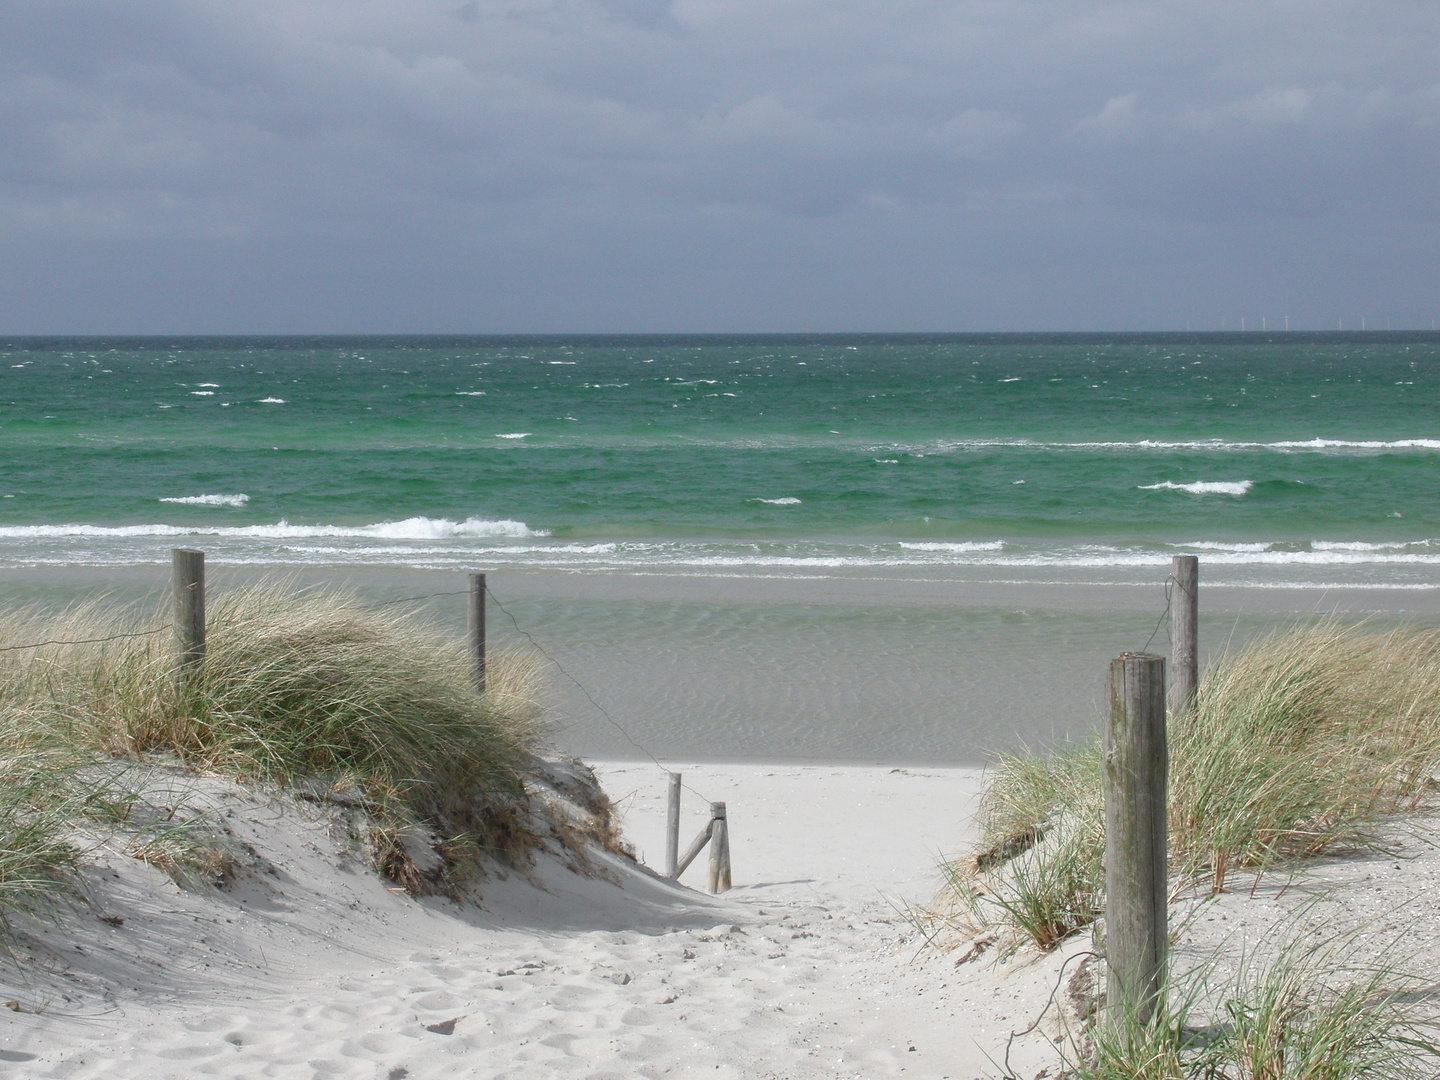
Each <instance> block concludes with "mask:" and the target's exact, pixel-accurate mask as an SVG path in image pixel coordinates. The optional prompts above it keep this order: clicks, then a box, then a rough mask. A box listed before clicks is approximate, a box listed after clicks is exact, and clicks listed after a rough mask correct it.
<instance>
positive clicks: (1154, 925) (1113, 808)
mask: <svg viewBox="0 0 1440 1080" xmlns="http://www.w3.org/2000/svg"><path fill="white" fill-rule="evenodd" d="M1168 770H1169V753H1168V750H1167V748H1166V740H1165V659H1164V657H1160V656H1153V655H1151V654H1149V653H1122V654H1121V655H1120V656H1119V657H1117V658H1116V659H1114V660H1112V661H1111V662H1110V717H1109V722H1108V723H1107V724H1106V726H1105V959H1106V963H1107V964H1108V966H1109V969H1110V980H1109V988H1108V991H1107V994H1108V998H1109V1002H1110V1004H1111V1005H1112V1006H1115V1007H1116V1008H1117V1009H1118V1010H1119V1012H1118V1014H1117V1015H1118V1016H1119V1017H1120V1018H1121V1019H1122V1021H1129V1020H1131V1019H1133V1020H1135V1021H1138V1022H1139V1023H1141V1024H1148V1023H1149V1022H1150V1020H1151V1018H1152V1017H1153V1016H1154V1015H1155V1008H1156V1005H1157V1002H1158V998H1159V995H1160V994H1161V992H1162V988H1163V986H1164V981H1165V954H1166V934H1167V910H1166V883H1167V881H1168V878H1169V871H1168V863H1167V861H1166V855H1167V845H1168V823H1167V821H1166V805H1167V772H1168Z"/></svg>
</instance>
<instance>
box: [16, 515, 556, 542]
mask: <svg viewBox="0 0 1440 1080" xmlns="http://www.w3.org/2000/svg"><path fill="white" fill-rule="evenodd" d="M549 535H550V534H549V532H548V531H546V530H544V529H531V528H530V527H529V526H528V525H526V524H525V523H524V522H523V521H511V520H509V519H503V520H500V521H487V520H484V519H482V518H473V517H472V518H466V519H465V520H464V521H451V520H449V519H448V518H427V517H413V518H406V519H405V520H404V521H382V522H378V523H377V524H374V525H291V524H290V523H289V522H288V521H284V520H282V521H278V522H276V523H275V524H273V525H229V526H220V525H212V526H204V525H10V526H4V527H0V537H6V538H15V539H37V538H41V537H65V536H94V537H100V536H235V537H246V536H249V537H264V538H271V539H277V540H286V539H292V538H293V539H303V538H305V537H321V536H327V537H355V538H366V537H376V538H381V539H388V540H444V539H449V538H451V537H465V536H478V537H486V536H509V537H537V536H549Z"/></svg>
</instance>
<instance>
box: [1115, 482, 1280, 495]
mask: <svg viewBox="0 0 1440 1080" xmlns="http://www.w3.org/2000/svg"><path fill="white" fill-rule="evenodd" d="M1254 486H1255V481H1253V480H1197V481H1195V482H1194V483H1193V484H1176V483H1174V482H1172V481H1170V480H1163V481H1161V482H1160V483H1158V484H1140V485H1139V488H1140V490H1141V491H1188V492H1189V493H1190V494H1191V495H1244V494H1245V493H1246V492H1247V491H1249V490H1250V489H1251V488H1252V487H1254Z"/></svg>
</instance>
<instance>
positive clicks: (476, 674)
mask: <svg viewBox="0 0 1440 1080" xmlns="http://www.w3.org/2000/svg"><path fill="white" fill-rule="evenodd" d="M469 625H470V650H469V651H470V679H471V681H472V682H473V683H474V684H475V690H476V692H477V693H481V694H483V693H484V692H485V575H484V574H471V575H470V612H469Z"/></svg>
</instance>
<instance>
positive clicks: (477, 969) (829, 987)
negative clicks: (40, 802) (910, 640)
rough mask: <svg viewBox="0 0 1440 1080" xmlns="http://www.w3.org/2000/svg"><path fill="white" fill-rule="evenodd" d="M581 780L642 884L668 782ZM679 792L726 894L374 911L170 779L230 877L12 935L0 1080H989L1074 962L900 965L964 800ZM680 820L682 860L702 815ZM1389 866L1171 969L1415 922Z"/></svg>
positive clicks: (279, 825) (1341, 867) (1425, 844)
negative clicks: (1358, 927)
mask: <svg viewBox="0 0 1440 1080" xmlns="http://www.w3.org/2000/svg"><path fill="white" fill-rule="evenodd" d="M598 772H599V774H600V777H601V779H602V781H603V783H604V785H605V787H606V789H607V790H608V791H609V792H610V794H611V795H612V797H614V798H615V799H616V800H617V802H618V804H619V806H620V809H621V811H622V812H623V813H624V815H625V822H626V827H627V833H628V835H629V836H630V837H631V839H632V840H633V841H634V842H635V843H636V845H637V848H638V849H639V852H640V854H641V855H642V856H644V857H655V861H657V862H658V861H659V859H658V857H656V856H658V854H659V853H660V851H661V850H662V849H663V848H662V845H663V833H662V828H663V820H664V814H663V797H664V777H663V774H661V773H660V772H659V770H657V769H655V768H654V767H653V766H650V765H648V764H647V765H644V766H642V765H637V764H622V763H611V764H606V765H602V766H600V767H599V769H598ZM685 775H686V780H687V783H688V784H690V785H691V786H692V787H693V788H694V789H695V790H696V791H697V792H699V793H701V794H703V795H704V796H705V797H706V798H709V799H724V800H725V801H726V802H727V803H728V804H729V807H730V819H731V823H732V846H733V852H734V861H735V876H736V883H737V887H736V888H735V889H734V890H732V891H731V892H730V893H728V894H726V895H724V896H722V897H710V896H707V895H705V894H703V893H700V892H696V891H692V890H691V889H690V888H687V887H685V886H684V885H675V884H673V883H670V882H666V881H663V880H661V879H659V878H657V877H656V876H655V875H653V874H651V873H649V872H648V871H646V870H645V869H644V868H643V867H642V866H638V865H636V864H634V863H631V862H629V861H628V860H626V859H623V858H621V857H619V856H616V855H613V854H610V853H608V852H598V853H595V854H594V856H593V858H594V860H595V862H596V864H597V866H598V868H599V871H600V872H599V873H598V874H596V875H595V876H582V875H579V874H577V873H575V872H573V871H572V870H571V869H569V868H567V867H566V866H565V865H564V863H563V860H562V858H561V857H559V856H557V855H551V856H548V857H545V858H542V859H541V860H539V861H538V862H537V864H536V865H535V867H534V868H533V871H532V872H531V873H530V874H528V875H522V874H511V875H509V876H508V877H504V878H501V877H499V876H495V877H492V878H490V879H489V880H487V881H486V882H484V883H482V886H481V892H482V899H481V901H480V902H479V903H478V904H468V905H464V906H461V905H457V904H455V903H452V902H451V901H449V900H444V899H439V898H433V897H432V898H427V899H424V900H415V899H413V898H411V897H409V896H407V895H404V894H403V893H399V892H397V891H395V890H394V889H393V887H387V885H386V883H385V882H383V881H382V880H381V879H379V878H378V877H377V876H376V875H375V874H373V873H372V872H370V871H369V870H367V869H366V867H365V866H364V864H363V863H362V862H361V861H360V860H359V859H358V858H357V857H356V854H355V853H354V852H353V851H350V850H348V849H347V844H346V840H345V829H344V828H343V822H342V821H341V820H340V818H341V817H343V813H342V811H340V810H337V808H334V807H322V806H317V805H314V804H310V803H304V802H297V801H296V800H294V799H292V798H290V797H288V796H284V795H280V794H278V793H272V794H270V795H259V794H257V793H255V792H254V791H253V790H249V789H245V788H241V787H238V786H235V785H232V784H229V783H225V782H221V781H216V780H203V781H200V780H188V781H182V780H179V779H177V778H175V777H171V778H170V779H169V780H168V781H167V782H169V783H171V784H173V785H174V787H175V789H176V791H175V797H176V798H179V797H180V795H181V794H183V795H184V797H185V798H187V799H189V800H191V802H192V804H194V803H196V802H199V803H202V804H203V805H205V806H207V807H208V808H210V810H211V811H212V814H213V815H214V817H215V818H216V819H217V820H220V821H223V822H224V825H225V827H226V828H227V829H228V831H229V833H230V836H231V838H232V840H233V843H234V845H235V849H236V850H237V851H239V852H241V853H242V863H243V868H242V870H241V872H240V873H239V875H238V877H237V878H236V880H234V881H233V882H232V883H231V884H230V885H228V886H227V887H225V888H223V889H218V888H210V887H204V888H198V889H196V888H192V889H181V888H179V887H177V886H176V885H175V884H174V883H173V882H172V881H171V880H170V878H168V877H167V876H165V875H164V874H163V873H161V872H160V871H159V870H156V869H154V868H153V867H151V866H148V865H146V864H144V863H142V862H140V861H137V860H136V859H133V858H127V857H125V856H124V855H123V854H121V853H118V852H115V851H107V850H105V849H101V850H99V851H97V852H96V855H95V857H94V862H93V865H92V867H91V869H90V870H89V884H90V888H91V892H92V896H93V900H94V905H95V907H94V910H76V911H73V912H70V913H66V914H65V916H64V918H63V919H62V920H61V921H60V922H58V923H56V924H54V925H51V924H45V923H35V922H30V921H25V922H17V923H16V924H15V930H16V932H17V935H18V936H17V941H16V944H15V957H14V959H15V961H16V962H13V963H6V964H5V966H4V968H3V976H0V977H3V979H4V982H5V986H4V988H3V993H4V994H5V996H6V997H8V998H9V999H10V1000H11V1001H13V1002H14V1003H15V1005H18V1007H19V1009H18V1011H16V1012H13V1013H10V1014H7V1017H8V1018H7V1020H6V1021H5V1026H4V1029H3V1036H0V1038H3V1043H0V1063H3V1069H4V1070H5V1072H6V1074H7V1075H24V1076H36V1077H74V1078H89V1077H96V1078H98V1077H106V1078H122V1080H124V1078H141V1077H143V1078H146V1080H155V1078H159V1077H191V1076H217V1077H219V1076H226V1077H286V1078H288V1077H296V1078H302V1077H303V1078H311V1077H347V1078H349V1077H354V1078H366V1080H369V1078H377V1077H378V1078H389V1080H394V1078H399V1077H416V1078H425V1077H470V1076H475V1077H496V1078H501V1077H506V1078H509V1077H513V1078H525V1080H543V1078H549V1077H557V1078H558V1077H587V1078H611V1077H613V1078H617V1080H618V1078H632V1077H667V1076H668V1077H700V1076H705V1077H723V1078H737V1080H739V1078H743V1080H751V1078H754V1080H762V1078H795V1080H809V1078H817V1080H818V1078H820V1077H888V1076H906V1077H934V1078H942V1077H950V1078H954V1080H970V1078H972V1077H980V1076H999V1075H1001V1073H1002V1069H1001V1064H1000V1063H1001V1060H1002V1058H1003V1055H1004V1052H1005V1046H1006V1042H1007V1036H1008V1034H1009V1032H1011V1031H1012V1030H1018V1029H1022V1028H1024V1027H1026V1026H1027V1025H1029V1024H1030V1022H1031V1021H1032V1020H1034V1019H1035V1017H1036V1015H1038V1013H1039V1012H1040V1011H1041V1008H1042V1006H1043V1005H1044V1003H1045V1001H1046V999H1047V996H1048V995H1049V993H1050V991H1051V989H1052V988H1053V987H1054V986H1055V984H1056V977H1057V973H1059V972H1060V970H1061V966H1062V964H1064V963H1065V962H1066V960H1067V958H1071V957H1073V956H1075V955H1076V954H1077V953H1079V952H1082V951H1084V950H1085V949H1086V948H1087V947H1088V945H1089V941H1088V938H1086V937H1083V936H1082V937H1081V938H1078V939H1076V940H1075V941H1073V942H1072V943H1071V944H1070V945H1069V946H1068V947H1066V948H1063V949H1061V950H1059V951H1058V952H1056V953H1054V954H1051V955H1047V956H1038V955H1035V954H1028V955H1026V954H1022V955H1020V956H1019V957H1017V958H1015V959H1013V960H1011V961H1009V962H1006V963H1004V964H995V963H993V962H991V960H990V959H988V958H987V959H985V960H983V961H982V962H976V963H967V964H963V965H958V966H957V964H956V962H955V961H956V959H957V958H958V956H959V955H960V954H959V953H953V952H952V953H936V952H933V951H926V950H924V948H923V940H922V939H921V937H920V935H919V934H918V933H917V931H916V929H915V928H914V926H912V925H911V923H910V922H909V921H908V920H907V919H906V917H905V915H904V911H903V909H904V904H905V902H907V901H924V900H926V899H928V897H929V895H930V893H931V892H932V891H933V889H934V885H935V881H936V877H935V873H934V869H933V866H934V858H935V856H936V855H937V854H939V853H940V852H941V851H944V850H950V849H953V848H955V847H956V846H958V845H959V844H961V843H962V842H963V840H964V837H965V835H966V833H967V829H968V822H969V819H970V816H971V814H972V812H973V807H974V800H975V797H976V795H977V793H978V791H979V787H980V784H981V782H982V779H983V778H982V776H981V774H980V773H979V772H978V771H975V770H945V769H928V770H927V769H911V770H900V769H887V768H878V767H877V768H861V767H818V766H817V767H799V766H761V765H744V766H722V765H705V766H689V767H686V768H685ZM182 788H183V789H184V791H183V792H181V791H180V790H179V789H182ZM686 799H687V800H688V805H687V817H686V822H685V826H684V829H685V834H686V836H685V838H686V839H688V838H689V835H690V834H691V833H692V831H693V830H694V829H696V828H698V827H699V824H700V823H702V822H703V819H704V802H703V801H702V800H701V799H700V798H699V797H697V796H696V795H695V794H694V793H692V792H687V793H686ZM1408 843H1409V847H1407V849H1406V852H1407V853H1408V854H1410V855H1413V856H1415V857H1414V858H1412V859H1411V860H1410V861H1408V862H1406V861H1402V860H1400V859H1398V858H1396V856H1395V855H1394V854H1386V855H1381V854H1372V855H1369V856H1365V857H1356V858H1351V859H1349V860H1339V861H1337V862H1334V863H1331V864H1327V866H1328V868H1327V869H1326V870H1325V871H1324V872H1323V873H1321V874H1320V876H1319V877H1318V878H1317V879H1315V882H1312V883H1311V884H1310V885H1304V886H1301V885H1296V884H1295V883H1290V887H1289V888H1288V889H1285V890H1283V891H1282V889H1281V886H1282V885H1284V884H1285V883H1283V882H1278V881H1277V882H1269V883H1266V884H1265V887H1264V889H1263V890H1261V891H1260V892H1259V893H1257V894H1256V896H1255V897H1253V898H1252V897H1251V896H1250V895H1249V894H1248V893H1246V892H1244V891H1241V892H1238V893H1234V894H1229V895H1227V896H1225V897H1224V898H1222V900H1221V901H1220V902H1219V903H1218V904H1216V905H1214V906H1213V907H1209V908H1206V909H1205V911H1204V912H1203V913H1202V914H1201V915H1200V916H1199V917H1197V918H1196V919H1194V920H1192V921H1191V923H1190V924H1189V926H1190V929H1189V930H1187V934H1188V935H1189V936H1188V937H1187V938H1186V940H1185V943H1184V944H1183V945H1182V952H1187V954H1198V953H1202V952H1203V951H1204V950H1206V949H1208V948H1212V947H1214V946H1216V945H1217V944H1223V943H1224V942H1225V941H1226V940H1232V939H1233V938H1234V935H1235V932H1236V930H1237V928H1242V927H1252V928H1253V929H1255V931H1256V932H1258V931H1259V929H1262V928H1263V927H1264V926H1265V925H1268V924H1270V923H1273V922H1274V921H1275V920H1277V919H1279V918H1281V917H1282V916H1283V915H1284V913H1285V912H1286V911H1287V910H1290V909H1291V907H1292V906H1293V905H1294V904H1296V903H1303V902H1309V901H1306V900H1305V896H1304V894H1305V893H1306V890H1307V889H1308V890H1309V895H1310V900H1311V901H1313V900H1314V899H1315V898H1316V897H1317V896H1318V897H1320V898H1321V902H1323V903H1330V904H1331V905H1332V907H1333V908H1334V909H1335V910H1334V911H1332V912H1331V913H1330V914H1331V916H1334V915H1336V914H1337V912H1340V913H1343V912H1345V911H1352V912H1353V916H1354V919H1355V920H1361V919H1363V918H1366V917H1369V916H1372V915H1374V914H1375V913H1376V912H1379V911H1383V910H1385V909H1386V908H1385V905H1386V904H1387V903H1390V902H1391V901H1394V902H1395V903H1396V904H1398V903H1399V902H1400V901H1401V900H1403V899H1404V898H1405V897H1407V896H1409V897H1411V898H1412V901H1413V897H1414V895H1415V894H1416V893H1418V892H1419V891H1420V889H1421V887H1423V886H1424V885H1426V884H1430V883H1433V882H1435V881H1436V880H1440V874H1437V872H1440V859H1437V858H1436V856H1435V854H1434V848H1433V846H1430V844H1429V841H1428V840H1422V839H1421V838H1420V837H1419V835H1418V834H1413V833H1412V835H1411V838H1410V840H1409V841H1408ZM1367 860H1369V861H1367ZM1382 862H1383V866H1382ZM1327 875H1328V876H1327ZM692 878H694V879H695V880H696V881H698V880H699V879H700V878H701V870H700V868H698V867H697V868H692V870H691V871H690V872H689V874H688V875H687V877H686V884H690V883H691V879H692ZM1337 889H1338V890H1341V892H1340V893H1337V892H1336V890H1337ZM1342 894H1343V896H1344V897H1348V898H1350V899H1339V900H1337V899H1335V897H1336V896H1338V895H1342ZM1430 895H1431V897H1433V896H1434V895H1435V891H1434V890H1433V889H1432V890H1431V892H1430ZM1325 897H1329V898H1330V899H1328V900H1327V899H1324V898H1325ZM1356 898H1358V900H1357V902H1356V903H1351V902H1350V900H1353V899H1356ZM1425 903H1426V904H1427V905H1428V906H1426V907H1424V909H1423V910H1422V909H1420V908H1412V909H1411V915H1412V916H1414V917H1416V918H1419V919H1421V921H1425V920H1429V922H1428V923H1427V927H1426V930H1427V933H1428V935H1429V940H1434V939H1435V929H1436V927H1435V925H1434V921H1435V919H1436V917H1437V912H1436V910H1435V905H1436V901H1435V900H1434V899H1429V900H1426V901H1425ZM1070 970H1071V971H1073V970H1074V965H1073V964H1072V965H1071V968H1070ZM12 1007H13V1006H12ZM1056 1034H1057V1029H1056V1028H1055V1026H1054V1023H1053V1021H1047V1022H1046V1023H1043V1024H1042V1025H1041V1026H1040V1027H1039V1028H1038V1029H1037V1030H1036V1031H1035V1032H1034V1033H1032V1034H1031V1035H1028V1036H1026V1037H1024V1038H1022V1039H1019V1040H1017V1041H1016V1042H1015V1044H1014V1046H1013V1047H1012V1057H1011V1066H1012V1068H1013V1070H1014V1075H1017V1076H1023V1077H1026V1078H1029V1077H1034V1076H1037V1075H1054V1072H1055V1070H1056V1069H1057V1068H1058V1065H1059V1063H1060V1059H1059V1055H1058V1053H1057V1051H1056V1049H1055V1046H1054V1044H1053V1042H1052V1039H1053V1038H1054V1036H1055V1035H1056ZM1046 1070H1049V1071H1048V1072H1047V1071H1046Z"/></svg>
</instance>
